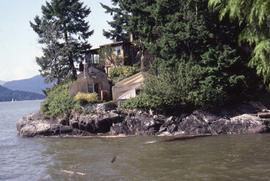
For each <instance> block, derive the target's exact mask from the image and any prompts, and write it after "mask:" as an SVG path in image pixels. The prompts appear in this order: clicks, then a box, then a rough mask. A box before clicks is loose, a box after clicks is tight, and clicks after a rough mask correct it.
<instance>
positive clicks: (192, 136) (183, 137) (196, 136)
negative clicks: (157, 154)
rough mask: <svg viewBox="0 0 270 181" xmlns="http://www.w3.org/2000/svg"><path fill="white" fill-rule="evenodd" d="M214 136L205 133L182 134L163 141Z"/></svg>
mask: <svg viewBox="0 0 270 181" xmlns="http://www.w3.org/2000/svg"><path fill="white" fill-rule="evenodd" d="M208 136H213V135H211V134H203V135H180V136H174V137H172V138H169V139H166V140H164V141H163V142H172V141H184V140H190V139H195V138H202V137H208Z"/></svg>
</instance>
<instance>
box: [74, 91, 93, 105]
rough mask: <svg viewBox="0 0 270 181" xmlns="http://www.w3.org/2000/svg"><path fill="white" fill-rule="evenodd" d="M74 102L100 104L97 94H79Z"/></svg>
mask: <svg viewBox="0 0 270 181" xmlns="http://www.w3.org/2000/svg"><path fill="white" fill-rule="evenodd" d="M74 100H75V101H77V102H79V103H81V104H85V103H97V102H98V94H97V93H82V92H79V93H77V95H76V96H75V97H74Z"/></svg>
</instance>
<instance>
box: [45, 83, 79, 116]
mask: <svg viewBox="0 0 270 181" xmlns="http://www.w3.org/2000/svg"><path fill="white" fill-rule="evenodd" d="M69 86H70V83H66V84H60V85H56V86H55V87H53V88H51V89H49V90H48V91H47V97H46V99H45V100H44V101H43V103H42V105H41V112H42V113H43V114H44V115H46V116H48V117H57V116H63V115H68V114H69V113H70V111H71V110H72V109H75V108H77V106H78V105H77V104H76V102H75V101H74V100H73V98H72V97H71V96H70V95H69Z"/></svg>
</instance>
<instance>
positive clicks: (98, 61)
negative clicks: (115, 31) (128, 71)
mask: <svg viewBox="0 0 270 181" xmlns="http://www.w3.org/2000/svg"><path fill="white" fill-rule="evenodd" d="M137 52H138V50H137V49H136V47H135V46H134V45H133V44H132V43H130V42H123V41H119V42H113V43H110V44H105V45H101V46H100V47H99V48H94V49H91V50H90V52H89V54H87V56H86V59H87V61H88V62H91V63H92V64H95V65H99V66H101V67H102V68H104V70H105V72H106V73H108V72H109V69H110V68H112V67H114V66H119V65H133V64H135V63H137V62H138V58H137Z"/></svg>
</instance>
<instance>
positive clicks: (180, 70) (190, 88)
mask: <svg viewBox="0 0 270 181" xmlns="http://www.w3.org/2000/svg"><path fill="white" fill-rule="evenodd" d="M239 61H240V58H239V57H238V56H237V55H236V52H235V51H234V50H232V49H231V48H229V47H216V48H210V49H209V50H208V51H207V52H206V53H204V54H203V55H202V58H201V60H200V61H199V62H195V60H190V59H187V58H182V59H178V60H177V61H171V62H169V61H168V62H165V61H162V62H161V63H160V64H158V69H157V71H155V72H158V76H155V75H152V76H150V77H149V78H148V79H147V80H146V81H145V85H144V87H143V90H142V95H140V96H138V97H136V98H134V99H130V100H127V101H125V102H124V103H123V106H122V107H123V108H154V109H158V108H161V109H163V108H168V107H173V106H178V105H184V106H186V107H189V108H196V107H204V106H206V107H213V106H221V105H224V104H226V103H228V102H230V101H232V100H234V101H236V100H239V99H241V98H242V97H244V96H245V95H244V94H243V91H244V90H245V89H246V87H245V85H246V84H245V76H244V75H243V74H242V73H241V71H239V67H237V66H236V65H237V64H238V63H239Z"/></svg>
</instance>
